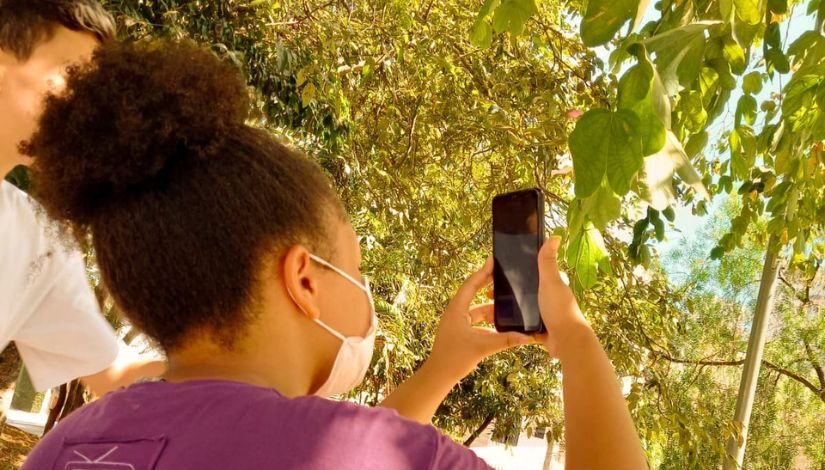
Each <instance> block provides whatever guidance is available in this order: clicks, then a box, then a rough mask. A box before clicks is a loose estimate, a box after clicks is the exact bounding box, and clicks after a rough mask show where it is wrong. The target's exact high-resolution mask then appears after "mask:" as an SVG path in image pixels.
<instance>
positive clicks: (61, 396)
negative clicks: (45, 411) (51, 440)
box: [43, 384, 68, 436]
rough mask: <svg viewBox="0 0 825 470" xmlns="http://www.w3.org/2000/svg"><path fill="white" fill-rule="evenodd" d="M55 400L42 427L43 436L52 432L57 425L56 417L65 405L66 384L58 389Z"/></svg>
mask: <svg viewBox="0 0 825 470" xmlns="http://www.w3.org/2000/svg"><path fill="white" fill-rule="evenodd" d="M58 390H59V391H58V392H57V398H56V399H55V400H54V402H53V405H52V406H51V407H49V418H48V419H47V420H46V425H45V426H43V435H44V436H45V435H46V433H48V432H49V431H51V430H52V428H53V427H54V425H55V424H56V423H57V417H58V416H60V412H61V411H62V410H63V405H64V404H65V403H66V395H67V393H68V387H67V386H66V384H63V385H61V386H60V387H59V388H58Z"/></svg>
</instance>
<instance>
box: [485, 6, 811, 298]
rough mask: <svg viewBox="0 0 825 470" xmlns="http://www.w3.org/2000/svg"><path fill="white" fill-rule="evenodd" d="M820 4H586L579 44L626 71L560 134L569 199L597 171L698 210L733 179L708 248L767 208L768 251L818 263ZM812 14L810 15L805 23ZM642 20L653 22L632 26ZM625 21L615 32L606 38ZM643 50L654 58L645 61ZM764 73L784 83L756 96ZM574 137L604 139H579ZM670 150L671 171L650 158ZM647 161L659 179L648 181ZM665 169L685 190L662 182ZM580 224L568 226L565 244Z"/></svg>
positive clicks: (732, 242) (655, 198)
mask: <svg viewBox="0 0 825 470" xmlns="http://www.w3.org/2000/svg"><path fill="white" fill-rule="evenodd" d="M488 3H489V2H488ZM494 5H495V4H494ZM820 5H821V2H819V1H818V0H811V1H809V2H807V5H805V4H795V3H791V4H789V3H788V2H787V1H786V0H776V1H767V2H765V1H762V2H758V1H756V0H741V1H736V0H716V1H707V0H688V1H673V0H671V1H664V0H663V1H661V2H658V3H656V4H655V5H654V8H653V10H652V11H650V12H648V13H650V15H648V16H645V14H646V9H647V6H648V5H647V1H646V0H645V1H630V2H627V1H619V2H615V1H613V2H611V1H605V0H591V1H590V2H588V4H587V7H586V8H584V9H583V10H582V11H581V14H582V21H581V30H580V31H581V38H582V41H583V43H584V44H586V45H588V46H598V45H605V44H608V43H609V45H611V46H612V47H611V49H612V52H611V54H610V64H609V65H610V67H611V71H612V72H613V73H618V72H620V71H623V73H622V75H621V78H620V79H619V80H618V86H617V94H616V98H615V99H611V100H610V101H609V102H608V103H607V106H606V107H605V106H600V107H598V108H595V109H591V110H589V111H587V112H586V113H585V114H584V116H582V118H581V119H580V120H579V121H578V122H577V124H576V129H575V130H574V132H573V133H572V134H571V137H570V151H571V154H572V157H573V164H574V167H575V169H576V182H575V184H576V195H577V197H579V198H581V199H584V198H586V197H587V196H589V195H590V194H592V193H593V192H594V191H595V190H596V188H598V187H599V185H600V184H601V175H605V174H606V176H607V178H608V179H609V182H610V185H609V186H610V190H612V191H613V192H615V193H616V194H617V195H624V194H625V193H626V192H627V189H628V188H631V189H632V190H633V192H634V193H635V195H636V196H637V197H638V198H639V199H641V200H643V201H644V200H646V201H647V202H648V203H649V204H650V205H651V206H652V207H653V209H656V210H663V209H665V207H667V206H668V205H670V204H672V203H674V202H676V200H677V199H679V200H680V201H682V202H685V203H691V202H695V206H694V208H695V210H696V211H697V212H700V213H701V212H703V211H704V210H705V208H706V206H705V202H704V201H703V200H700V201H698V202H696V201H694V199H695V197H696V195H700V196H703V198H705V199H706V198H707V197H708V196H710V195H711V194H730V193H731V192H732V191H733V190H734V187H737V190H738V192H739V194H747V195H749V200H748V201H746V202H747V203H746V204H744V205H743V207H742V209H741V212H740V214H739V215H738V216H737V217H735V218H734V219H733V220H732V225H731V228H730V231H729V233H727V234H725V235H724V236H722V237H721V238H720V240H719V243H718V244H717V246H716V247H715V249H714V250H713V251H712V256H713V257H714V258H720V257H722V256H723V255H724V254H725V253H726V252H729V251H730V250H732V249H733V248H735V247H737V246H741V244H742V236H743V234H744V233H745V232H746V230H747V228H748V226H749V225H751V224H752V223H754V222H755V221H756V219H757V218H758V217H759V216H761V215H764V214H770V216H771V223H770V224H768V226H767V227H766V231H765V240H766V241H769V240H770V241H771V246H770V249H771V250H778V249H780V247H781V246H789V247H791V248H792V252H793V256H792V264H793V265H794V266H795V267H798V268H800V269H803V270H805V269H807V270H810V269H811V267H812V266H813V265H814V264H816V263H818V262H821V260H822V258H823V245H822V236H823V227H825V225H824V224H825V193H823V191H822V185H823V182H825V157H823V154H822V139H823V137H825V115H823V111H822V110H821V107H822V100H823V96H825V84H823V79H822V76H823V72H825V38H823V36H822V33H821V31H822V25H823V23H825V9H823V8H822V7H821V6H820ZM487 6H489V5H487ZM797 8H799V9H801V8H807V14H806V15H803V14H800V13H798V12H796V13H795V9H797ZM483 11H484V10H483ZM492 14H493V15H495V12H493V13H492ZM809 16H815V19H814V21H810V20H809V19H808V18H806V17H809ZM642 18H652V21H649V22H647V23H646V24H644V25H643V26H642V27H641V28H638V27H639V26H640V25H641V20H642ZM630 20H633V21H632V22H631V23H630V26H629V28H628V30H627V31H626V33H625V34H623V35H620V36H619V37H616V34H617V33H618V32H619V31H620V29H621V27H622V26H623V25H624V24H626V23H627V22H628V21H630ZM524 21H525V22H526V21H527V20H526V19H525V20H524ZM805 22H809V23H812V26H813V27H812V29H811V30H809V31H806V32H804V33H803V34H801V35H799V37H798V38H796V39H795V40H793V41H792V42H790V41H788V40H787V34H786V39H785V40H783V39H782V35H781V31H782V29H783V28H785V29H786V30H787V31H790V30H791V29H792V28H794V25H796V24H799V23H805ZM637 30H638V31H637ZM759 46H761V56H760V55H759V53H758V52H757V51H758V50H759V49H760V47H759ZM651 60H652V62H653V64H655V67H651V66H650V64H651ZM634 61H635V65H632V66H628V62H631V63H632V62H634ZM766 81H767V82H768V85H769V87H770V88H774V89H779V88H781V93H773V94H771V95H770V96H766V94H765V93H761V92H762V89H763V84H764V83H765V82H766ZM740 84H741V87H740V88H741V89H740V90H737V87H739V85H740ZM608 94H610V93H608ZM736 97H738V98H736ZM760 100H761V103H759V101H760ZM728 106H731V107H734V108H735V113H734V119H733V126H732V129H731V130H730V131H725V132H724V135H722V136H721V137H723V139H722V140H721V141H720V142H719V144H718V145H717V146H716V148H715V149H713V150H716V151H717V153H716V154H715V155H714V154H711V155H709V156H705V155H704V153H703V150H704V149H705V147H706V144H707V142H708V139H709V137H718V135H715V134H716V133H717V132H718V131H716V130H714V129H713V128H712V125H713V124H714V122H717V120H718V118H719V117H720V116H722V114H723V113H724V111H725V109H726V107H728ZM631 115H633V117H631ZM663 130H666V131H667V135H668V136H669V137H672V138H671V139H669V140H668V141H667V144H665V143H664V142H663V141H662V132H663ZM584 138H588V139H596V140H597V141H600V142H603V143H602V145H601V146H584V145H579V142H582V140H583V139H584ZM640 141H641V142H642V148H641V149H640V148H639V144H638V142H640ZM611 150H612V152H611ZM619 150H620V151H619ZM668 152H669V153H671V154H675V155H677V156H680V157H681V158H680V160H681V162H680V163H679V164H678V168H677V166H673V167H672V168H670V165H671V163H670V162H669V161H668V160H667V159H664V158H661V157H662V153H668ZM723 152H724V153H723ZM642 158H644V161H645V165H642V164H641V161H642ZM605 159H608V161H609V162H610V168H609V169H608V167H607V166H606V165H605V163H604V161H605ZM690 160H692V164H693V165H694V166H695V168H696V170H693V167H691V161H690ZM677 170H678V171H677ZM652 172H664V176H663V177H662V178H658V179H654V181H651V180H650V179H649V176H650V173H652ZM674 173H675V174H678V175H679V177H680V178H681V179H682V180H683V181H684V182H686V183H688V184H689V185H690V187H688V188H686V187H682V186H680V187H677V188H676V191H673V188H671V187H670V186H671V178H672V175H673V174H674ZM699 173H700V174H701V175H702V177H701V182H700V181H698V178H697V176H698V174H699ZM663 191H664V193H665V194H662V192H663ZM635 200H636V198H631V199H630V202H633V201H635ZM585 212H586V215H585V217H586V218H587V219H590V220H592V221H594V222H596V221H597V220H598V221H599V224H600V225H601V224H603V223H604V217H605V216H604V214H603V213H598V212H595V211H594V208H593V207H592V206H591V207H589V208H585ZM615 217H618V214H615ZM584 234H585V232H584V231H582V230H580V231H578V232H571V233H570V238H571V243H573V242H574V241H575V240H576V238H577V237H582V236H585V235H584ZM768 235H773V236H774V237H773V238H770V237H768ZM651 238H652V237H651V236H650V235H649V233H648V231H647V230H643V229H640V230H638V231H637V232H636V233H635V234H634V239H633V242H632V243H631V244H630V254H631V256H632V257H633V258H634V259H636V260H637V261H641V262H643V263H644V264H646V265H647V262H648V259H649V256H646V255H649V250H646V249H644V245H645V243H646V241H647V240H649V239H651ZM657 238H660V237H658V236H657ZM587 262H591V263H592V261H589V260H588V261H587ZM575 267H576V269H577V270H581V269H584V266H582V265H577V266H575ZM584 287H585V288H587V287H590V284H585V285H584Z"/></svg>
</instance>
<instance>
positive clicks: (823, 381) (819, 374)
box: [802, 338, 825, 390]
mask: <svg viewBox="0 0 825 470" xmlns="http://www.w3.org/2000/svg"><path fill="white" fill-rule="evenodd" d="M802 343H803V344H804V345H805V352H806V353H807V354H808V360H809V361H810V362H811V365H812V366H813V368H814V372H816V378H818V379H819V385H820V386H821V387H822V388H823V390H825V371H823V370H822V364H820V363H819V361H817V359H816V356H815V355H814V351H813V349H812V348H811V345H810V343H808V341H807V340H805V339H804V338H803V339H802Z"/></svg>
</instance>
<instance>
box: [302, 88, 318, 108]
mask: <svg viewBox="0 0 825 470" xmlns="http://www.w3.org/2000/svg"><path fill="white" fill-rule="evenodd" d="M315 94H316V90H315V85H313V84H312V83H307V84H306V85H304V88H303V89H302V90H301V105H303V107H305V108H306V107H307V106H309V104H310V103H312V101H313V100H314V99H315Z"/></svg>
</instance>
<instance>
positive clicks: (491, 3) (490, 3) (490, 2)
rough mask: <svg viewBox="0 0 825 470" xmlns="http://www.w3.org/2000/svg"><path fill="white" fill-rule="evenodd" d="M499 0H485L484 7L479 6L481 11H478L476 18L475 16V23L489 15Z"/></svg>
mask: <svg viewBox="0 0 825 470" xmlns="http://www.w3.org/2000/svg"><path fill="white" fill-rule="evenodd" d="M499 3H500V0H486V1H485V2H484V5H481V9H480V10H479V11H478V16H476V21H478V20H483V19H485V18H487V15H489V14H490V12H492V11H493V10H495V9H496V7H498V4H499Z"/></svg>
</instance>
